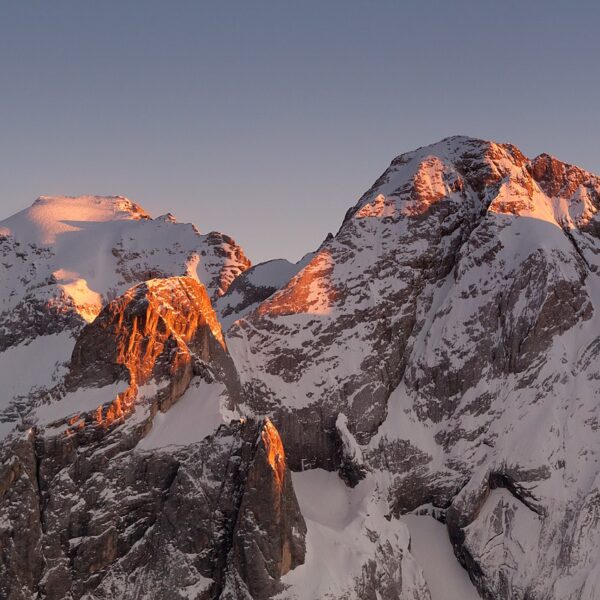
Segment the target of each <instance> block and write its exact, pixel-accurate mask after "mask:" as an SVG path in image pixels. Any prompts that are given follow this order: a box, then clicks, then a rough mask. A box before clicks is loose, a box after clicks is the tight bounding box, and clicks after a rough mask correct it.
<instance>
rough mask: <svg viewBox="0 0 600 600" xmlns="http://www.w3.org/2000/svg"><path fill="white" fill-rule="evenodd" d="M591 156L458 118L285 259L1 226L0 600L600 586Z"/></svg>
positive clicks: (595, 182) (85, 208) (395, 594)
mask: <svg viewBox="0 0 600 600" xmlns="http://www.w3.org/2000/svg"><path fill="white" fill-rule="evenodd" d="M599 208H600V178H598V177H596V176H594V175H592V174H590V173H588V172H586V171H584V170H582V169H579V168H578V167H575V166H572V165H568V164H565V163H562V162H560V161H559V160H557V159H555V158H553V157H551V156H549V155H545V154H544V155H541V156H539V157H537V158H534V159H529V158H527V157H525V156H524V155H523V154H522V153H521V152H520V151H519V150H518V149H517V148H516V147H514V146H512V145H509V144H498V143H494V142H487V141H483V140H477V139H473V138H467V137H453V138H448V139H446V140H442V141H441V142H439V143H437V144H433V145H431V146H426V147H423V148H419V149H418V150H415V151H414V152H409V153H407V154H403V155H401V156H399V157H397V158H396V159H394V160H393V161H392V163H391V165H390V166H389V168H388V169H387V170H386V171H385V172H384V173H383V175H382V176H381V177H380V178H379V179H378V180H377V181H376V182H375V184H374V185H373V186H372V187H371V189H370V190H369V191H367V192H366V193H365V194H364V195H363V196H362V198H361V199H360V200H359V201H358V203H357V204H356V205H355V206H353V207H352V208H351V209H350V210H349V211H348V212H347V213H346V216H345V218H344V220H343V222H342V225H341V227H340V229H339V231H338V232H337V234H336V235H335V236H329V237H328V238H327V239H326V240H325V241H324V242H323V244H322V245H321V246H320V247H319V249H318V250H317V251H316V252H314V253H310V254H307V255H306V257H305V258H304V259H303V260H302V261H300V262H299V263H297V264H296V265H293V264H291V263H288V262H287V261H282V260H275V261H269V262H267V263H262V264H260V265H255V266H253V267H251V265H250V262H249V260H248V259H247V258H246V257H245V255H244V253H243V251H242V250H241V248H239V246H237V245H236V244H235V242H233V240H231V238H229V237H227V236H225V235H223V234H218V233H211V234H208V235H202V234H200V233H199V232H198V230H197V229H196V228H195V227H194V226H192V225H185V224H180V223H177V222H176V221H175V219H174V218H173V217H172V216H165V217H159V218H158V219H152V218H150V216H149V215H148V214H147V213H146V212H145V211H144V210H143V209H142V208H141V207H139V206H138V205H136V204H134V203H133V202H131V201H129V200H127V199H125V198H120V197H114V198H101V197H83V198H46V197H43V198H40V199H39V200H38V201H36V203H35V204H34V205H33V206H32V207H31V208H29V209H27V210H25V211H23V212H22V213H19V214H17V215H15V216H13V217H11V218H9V219H7V220H6V221H3V222H1V223H0V236H1V238H0V247H1V252H2V261H0V282H1V288H0V373H2V382H3V384H4V385H3V392H2V393H1V394H0V437H1V438H2V441H1V442H0V444H1V445H0V456H1V461H2V462H1V466H0V598H7V599H10V600H16V599H24V600H25V599H29V598H39V599H48V600H50V599H62V598H71V599H79V598H85V599H88V600H91V599H96V598H99V599H102V598H106V599H108V598H138V599H146V598H147V599H159V598H160V599H163V598H164V599H167V600H169V599H184V598H188V599H189V598H197V599H202V600H204V599H207V600H208V599H215V600H216V599H221V600H237V599H240V600H244V599H247V600H252V599H254V600H263V599H264V600H266V599H269V598H272V599H279V600H284V599H286V600H288V599H289V600H292V599H296V600H317V599H328V600H353V599H354V600H363V599H369V600H370V599H375V598H378V599H381V600H409V599H410V600H458V599H460V600H470V599H476V598H484V599H490V600H492V599H494V600H497V599H499V600H503V599H504V600H509V599H510V600H580V599H581V600H593V599H596V598H598V597H600V567H599V566H598V565H599V564H600V553H599V551H598V548H599V547H600V527H599V523H598V521H599V519H600V487H599V486H600V483H599V481H600V468H599V467H598V460H599V459H600V438H599V437H598V435H597V430H598V423H599V414H598V413H599V410H600V409H599V406H600V403H599V402H598V396H599V395H600V384H599V383H598V382H599V381H600V377H599V376H598V369H597V367H596V365H597V360H598V354H599V352H600V320H599V319H600V317H599V316H598V315H599V314H600V313H599V308H600V307H599V306H598V302H599V300H598V298H600V279H599V267H600V239H599V238H600V227H599V225H600V216H598V210H599Z"/></svg>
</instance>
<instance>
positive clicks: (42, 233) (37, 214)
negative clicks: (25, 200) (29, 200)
mask: <svg viewBox="0 0 600 600" xmlns="http://www.w3.org/2000/svg"><path fill="white" fill-rule="evenodd" d="M131 219H134V220H140V219H150V215H149V214H148V213H147V212H146V211H145V210H144V209H143V208H142V207H141V206H139V205H138V204H136V203H135V202H132V201H131V200H129V199H128V198H125V197H123V196H40V197H39V198H37V200H36V201H35V202H34V203H33V204H32V205H31V206H30V207H29V208H26V209H25V210H22V211H21V212H19V213H17V214H16V215H13V216H12V217H9V218H8V219H5V220H4V221H0V234H4V235H11V236H12V237H14V238H15V239H17V240H18V241H21V240H22V241H26V242H30V243H35V244H37V245H38V246H45V245H49V244H53V243H55V242H56V240H57V237H59V236H60V235H61V234H64V233H67V232H72V231H79V230H80V229H81V227H82V224H84V223H88V224H89V223H101V222H107V221H123V220H131Z"/></svg>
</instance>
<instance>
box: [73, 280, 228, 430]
mask: <svg viewBox="0 0 600 600" xmlns="http://www.w3.org/2000/svg"><path fill="white" fill-rule="evenodd" d="M199 361H203V362H205V363H210V364H212V365H213V366H215V367H217V368H218V369H220V371H221V372H224V371H228V374H229V375H230V381H229V384H230V386H234V385H235V369H234V368H233V365H232V364H231V361H230V360H229V358H228V356H227V353H226V351H225V348H224V342H223V336H222V334H221V326H220V325H219V322H218V321H217V317H216V315H215V312H214V311H213V308H212V306H211V303H210V299H209V297H208V294H207V293H206V290H205V289H204V287H203V286H202V284H200V283H198V281H196V280H195V279H193V278H191V277H174V278H169V279H151V280H149V281H147V282H145V283H141V284H139V285H138V286H136V287H134V288H132V289H131V290H129V291H128V292H127V293H126V294H124V295H123V296H121V297H119V298H117V299H116V300H113V302H111V303H110V304H108V305H107V306H106V308H105V309H104V310H103V311H102V313H101V314H100V315H99V316H98V318H97V319H96V320H95V321H94V322H93V323H91V324H90V325H88V326H86V327H85V328H84V329H83V331H82V332H81V334H80V336H79V338H78V340H77V343H76V344H75V348H74V350H73V357H72V359H71V370H70V373H69V376H68V378H67V381H66V386H67V389H76V388H78V387H90V386H92V387H102V386H104V385H109V384H111V383H113V382H115V381H118V380H120V379H123V380H126V381H127V383H128V384H129V387H128V388H127V390H125V391H124V392H122V393H121V394H120V395H119V397H118V398H117V399H115V401H114V403H113V404H111V405H110V406H109V407H108V408H102V409H99V410H98V412H97V415H96V418H97V421H98V423H101V424H103V425H109V424H110V423H112V422H113V421H114V420H115V419H118V418H123V417H125V416H126V415H127V413H128V412H130V411H131V410H132V404H133V402H134V401H135V397H136V395H137V391H138V387H139V386H140V385H143V384H145V383H148V382H149V381H151V380H152V381H155V382H156V383H158V384H159V385H160V384H161V382H163V381H166V382H167V388H166V390H165V391H164V392H163V393H161V396H160V404H159V406H160V408H161V409H162V410H166V409H168V408H169V406H170V405H171V404H172V403H173V402H175V401H176V400H177V398H178V397H179V396H180V395H181V394H182V393H183V392H184V391H185V389H187V387H188V385H189V382H190V380H191V378H192V377H193V375H194V362H197V363H198V362H199Z"/></svg>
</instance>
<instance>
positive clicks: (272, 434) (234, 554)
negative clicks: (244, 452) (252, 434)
mask: <svg viewBox="0 0 600 600" xmlns="http://www.w3.org/2000/svg"><path fill="white" fill-rule="evenodd" d="M305 536H306V524H305V523H304V519H303V518H302V514H301V513H300V508H299V506H298V501H297V499H296V495H295V494H294V489H293V485H292V479H291V474H290V471H289V469H288V467H287V464H286V460H285V451H284V449H283V444H282V441H281V438H280V437H279V432H278V431H277V429H276V428H275V426H274V425H273V424H272V423H271V421H269V420H268V419H267V420H265V422H264V424H263V426H262V430H261V431H260V436H259V438H258V442H257V446H256V451H255V454H254V457H253V460H252V463H251V464H250V467H249V470H248V473H247V476H246V480H245V482H244V493H243V496H242V499H241V503H240V507H239V512H238V517H237V522H236V525H235V530H234V537H233V540H234V542H233V546H232V549H231V553H230V555H229V560H228V570H227V575H226V584H225V588H224V590H223V592H222V595H221V598H222V599H223V600H236V599H237V598H261V597H265V598H266V597H269V596H271V595H273V594H274V593H276V592H280V591H282V590H283V589H284V588H283V585H282V584H281V583H280V579H281V577H282V576H283V575H285V574H286V573H288V572H289V571H290V570H291V569H294V568H295V567H297V566H299V565H301V564H302V563H303V562H304V557H305V551H306V548H305Z"/></svg>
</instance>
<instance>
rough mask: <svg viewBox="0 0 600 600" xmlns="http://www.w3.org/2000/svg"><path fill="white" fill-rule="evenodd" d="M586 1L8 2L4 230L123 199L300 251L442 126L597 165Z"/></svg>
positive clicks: (1, 59)
mask: <svg viewBox="0 0 600 600" xmlns="http://www.w3.org/2000/svg"><path fill="white" fill-rule="evenodd" d="M599 31H600V7H599V3H597V2H582V1H578V2H554V1H552V0H546V1H526V0H522V1H520V2H516V1H503V2H499V1H498V2H488V1H485V0H478V1H472V2H462V1H456V2H454V1H451V0H446V1H444V2H430V1H422V0H421V1H418V2H417V1H414V2H411V1H405V2H401V1H400V0H398V1H395V2H391V1H390V2H387V1H369V2H367V1H361V2H358V1H356V2H355V1H351V0H347V1H345V2H342V1H339V2H338V1H332V0H321V1H319V2H312V1H307V0H302V1H299V2H292V1H291V0H289V1H287V0H284V1H282V0H279V1H273V2H261V1H258V0H257V1H247V0H246V1H244V2H228V1H223V2H200V1H195V2H183V1H173V2H167V1H161V2H154V1H150V0H144V1H139V2H133V1H127V0H125V1H119V2H110V1H107V0H103V1H102V2H91V1H77V2H64V1H60V0H53V1H52V2H47V1H44V2H35V1H27V2H23V1H20V0H19V1H14V2H9V1H7V0H2V1H1V2H0V125H1V130H0V135H1V138H0V219H1V218H5V217H7V216H9V215H11V214H12V213H14V212H16V211H18V210H20V209H22V208H25V207H26V206H29V205H30V204H31V203H32V202H33V200H34V199H35V198H36V197H37V196H39V195H41V194H69V195H75V194H83V193H92V194H121V195H125V196H128V197H129V198H131V199H132V200H135V201H137V202H139V203H140V204H141V205H142V206H143V207H144V208H146V209H147V210H149V211H150V212H151V213H152V214H153V215H154V216H158V215H159V214H162V213H165V212H167V211H170V212H172V213H174V214H175V215H176V217H177V218H178V219H179V220H181V221H192V222H194V223H196V224H197V225H198V227H199V228H200V229H201V230H202V231H204V232H206V231H210V230H213V229H216V230H219V231H222V232H225V233H228V234H230V235H232V236H233V237H234V238H235V239H236V241H238V242H239V243H240V244H241V245H242V246H243V247H244V249H245V250H246V253H247V254H248V256H249V257H250V258H251V260H252V261H253V262H259V261H261V260H266V259H268V258H275V257H280V256H283V257H286V258H289V259H292V260H297V259H298V258H300V256H301V255H302V254H304V253H305V252H307V251H310V250H312V249H314V248H315V247H316V246H318V244H319V243H320V242H321V241H322V239H323V238H324V237H325V235H326V234H327V232H328V231H333V232H335V231H337V228H338V227H339V225H340V223H341V220H342V218H343V216H344V213H345V211H346V209H347V208H348V207H350V206H351V205H353V204H354V203H355V202H356V200H357V199H358V198H359V197H360V195H361V194H362V193H363V192H364V191H365V190H366V189H368V188H369V187H370V186H371V184H372V183H373V181H374V180H375V179H376V177H377V176H379V175H380V173H381V172H382V171H383V170H384V169H385V168H386V167H387V165H388V164H389V162H390V161H391V159H392V158H393V157H394V156H396V155H397V154H400V153H402V152H405V151H408V150H412V149H414V148H416V147H418V146H422V145H425V144H428V143H432V142H434V141H437V140H439V139H441V138H444V137H446V136H448V135H453V134H459V133H460V134H465V135H473V136H476V137H482V138H487V139H494V140H497V141H509V142H512V143H514V144H516V145H517V146H519V147H520V148H521V150H522V151H523V152H525V154H527V155H530V156H535V155H537V154H539V153H541V152H544V151H546V152H549V153H551V154H554V155H556V156H558V157H559V158H561V159H562V160H565V161H568V162H572V163H575V164H579V165H580V166H582V167H585V168H587V169H590V170H592V171H595V172H597V173H600V72H599V71H600V67H599V65H600V35H599V33H598V32H599Z"/></svg>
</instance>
